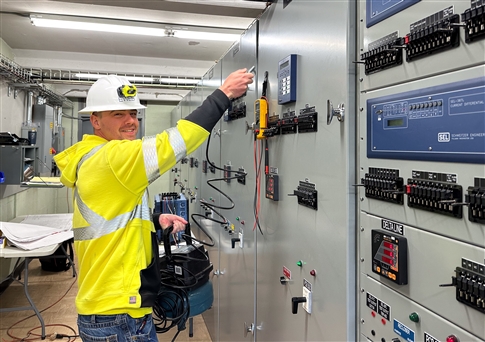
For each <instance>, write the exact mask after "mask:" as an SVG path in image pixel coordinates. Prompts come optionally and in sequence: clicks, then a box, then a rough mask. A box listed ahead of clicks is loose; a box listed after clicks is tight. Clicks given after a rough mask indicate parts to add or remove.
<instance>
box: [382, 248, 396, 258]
mask: <svg viewBox="0 0 485 342" xmlns="http://www.w3.org/2000/svg"><path fill="white" fill-rule="evenodd" d="M384 254H385V255H388V256H390V257H391V258H393V257H394V253H393V252H392V251H388V250H387V249H385V250H384Z"/></svg>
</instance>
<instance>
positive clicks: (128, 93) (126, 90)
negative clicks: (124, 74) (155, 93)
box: [118, 84, 137, 97]
mask: <svg viewBox="0 0 485 342" xmlns="http://www.w3.org/2000/svg"><path fill="white" fill-rule="evenodd" d="M136 93H137V91H136V87H135V86H134V85H128V84H125V85H122V86H121V87H119V88H118V95H119V96H120V97H135V96H136Z"/></svg>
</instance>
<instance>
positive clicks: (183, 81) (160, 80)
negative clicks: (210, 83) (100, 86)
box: [74, 73, 200, 84]
mask: <svg viewBox="0 0 485 342" xmlns="http://www.w3.org/2000/svg"><path fill="white" fill-rule="evenodd" d="M74 76H75V77H77V78H85V79H96V80H97V79H99V78H101V77H104V76H107V75H101V74H83V73H78V74H75V75H74ZM120 76H122V77H124V78H126V79H127V80H128V81H130V82H147V83H155V84H158V83H167V84H197V83H199V81H200V80H198V79H186V78H177V77H173V78H169V77H161V78H156V77H155V78H154V77H144V76H125V75H120Z"/></svg>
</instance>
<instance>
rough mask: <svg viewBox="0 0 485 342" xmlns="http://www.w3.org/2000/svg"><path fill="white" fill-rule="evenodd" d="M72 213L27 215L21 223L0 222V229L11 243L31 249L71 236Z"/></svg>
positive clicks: (58, 241) (64, 239) (67, 238)
mask: <svg viewBox="0 0 485 342" xmlns="http://www.w3.org/2000/svg"><path fill="white" fill-rule="evenodd" d="M71 228H72V214H51V215H28V216H26V217H25V219H24V220H23V221H22V222H21V223H13V222H0V230H1V231H2V232H3V234H4V235H5V236H6V237H7V239H8V241H9V242H11V243H12V244H13V245H15V246H17V247H19V248H22V249H25V250H32V249H36V248H40V247H45V246H50V245H53V244H56V243H61V242H63V241H66V240H69V239H71V238H73V236H74V235H73V232H72V229H71Z"/></svg>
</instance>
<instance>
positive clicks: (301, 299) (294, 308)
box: [291, 297, 306, 315]
mask: <svg viewBox="0 0 485 342" xmlns="http://www.w3.org/2000/svg"><path fill="white" fill-rule="evenodd" d="M305 302H306V298H305V297H293V298H291V313H292V314H294V315H296V314H297V313H298V304H299V303H305Z"/></svg>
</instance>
